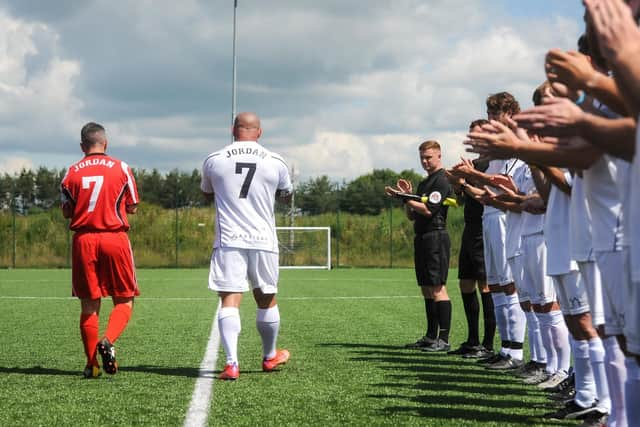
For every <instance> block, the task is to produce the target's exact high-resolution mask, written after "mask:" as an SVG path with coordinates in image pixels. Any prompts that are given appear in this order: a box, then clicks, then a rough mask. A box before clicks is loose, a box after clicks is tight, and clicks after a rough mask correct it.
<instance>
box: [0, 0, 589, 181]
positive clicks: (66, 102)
mask: <svg viewBox="0 0 640 427" xmlns="http://www.w3.org/2000/svg"><path fill="white" fill-rule="evenodd" d="M531 1H533V0H531ZM14 3H15V5H18V6H14V7H13V8H12V9H11V10H12V11H13V12H11V13H13V15H11V14H10V12H7V11H3V10H2V9H1V8H0V134H2V138H0V158H2V157H1V156H3V155H7V154H8V153H12V152H13V153H15V152H29V151H31V152H33V153H34V154H33V156H32V157H31V158H32V159H34V160H33V161H35V159H42V158H45V159H48V158H50V159H54V158H55V159H56V161H61V160H60V159H64V158H65V157H64V156H65V155H66V156H67V158H68V159H69V160H68V161H69V162H72V161H75V160H76V158H77V157H78V155H79V154H80V153H79V150H78V147H77V139H78V132H79V129H80V127H81V126H82V124H83V123H84V122H85V121H87V118H90V119H91V120H96V121H98V122H101V123H104V124H105V126H106V127H107V131H108V134H109V137H110V143H111V144H110V150H111V152H112V153H114V154H117V155H120V156H121V157H123V159H124V160H126V161H127V162H128V163H130V164H131V165H132V166H134V167H144V168H146V169H151V168H158V169H160V170H162V171H166V170H170V169H173V168H176V167H177V168H180V169H186V170H189V169H192V168H199V167H200V164H201V161H202V159H203V158H204V156H205V155H206V154H207V153H208V152H211V151H213V150H215V149H218V148H220V147H222V146H223V145H225V144H227V143H228V142H229V123H230V117H229V116H230V113H229V110H230V105H229V104H230V100H231V93H230V79H231V17H232V2H231V1H229V2H226V3H225V4H224V5H217V4H216V5H215V6H214V5H212V4H211V3H210V2H202V1H198V0H185V1H184V2H181V3H180V5H179V6H176V5H174V4H173V3H169V2H168V1H167V2H162V1H153V2H152V1H151V0H143V1H138V2H127V1H123V0H113V1H107V0H95V1H92V2H85V3H83V5H82V7H74V8H72V9H73V10H72V11H69V10H67V12H65V13H57V12H55V10H54V9H55V8H49V9H47V8H46V7H45V8H38V10H30V8H29V6H28V5H26V4H22V3H21V2H18V1H16V2H14ZM169 4H171V7H169V6H168V5H169ZM150 5H153V7H151V6H150ZM496 7H499V6H496V3H494V2H488V1H484V0H446V1H445V0H433V1H429V2H428V6H427V5H426V2H423V1H418V0H394V1H393V2H389V1H387V0H370V1H368V2H367V5H366V7H362V3H361V2H344V1H340V0H325V1H322V2H317V1H312V0H296V1H292V0H273V1H271V2H269V6H268V7H266V6H263V5H262V3H261V2H257V1H255V0H253V1H250V0H247V1H243V2H241V4H240V8H239V16H238V23H239V25H240V28H239V40H238V41H239V46H238V54H239V55H238V79H239V80H238V108H239V110H252V111H256V112H258V114H259V115H260V116H261V117H262V119H263V128H264V136H263V140H264V143H265V145H267V146H268V147H269V148H270V149H273V150H274V151H277V152H280V153H281V154H283V155H284V156H285V157H286V158H287V160H288V161H289V163H294V164H296V165H297V167H298V169H299V170H300V173H301V178H302V179H304V178H306V177H312V176H317V175H322V174H327V175H329V176H331V177H332V178H334V179H351V178H353V177H356V176H358V175H360V174H363V173H367V172H369V171H371V169H373V168H391V169H394V170H397V171H399V170H402V169H407V168H413V169H415V170H417V171H419V170H420V164H419V163H418V160H417V150H416V147H417V145H418V144H419V142H420V141H423V140H425V139H436V140H439V141H440V142H441V143H442V144H443V156H444V160H445V164H453V163H455V162H456V161H457V159H458V157H459V155H460V154H463V153H464V146H463V145H462V144H461V141H462V140H463V139H464V134H465V132H466V129H467V126H468V123H469V122H470V121H471V120H474V119H477V118H481V117H483V116H484V100H485V98H486V96H487V95H488V94H489V93H493V92H496V91H500V90H509V91H512V92H513V93H514V94H515V95H516V97H517V98H519V99H520V100H521V103H522V104H523V105H524V106H526V105H529V99H530V93H531V91H532V90H533V88H534V87H535V86H537V84H538V83H539V81H540V80H541V79H542V78H543V74H542V59H543V55H544V53H545V52H546V50H547V49H548V48H550V47H562V48H571V47H572V46H573V45H574V44H575V40H576V38H577V35H578V34H579V23H577V22H575V21H573V20H569V19H567V18H563V17H550V18H545V19H542V18H537V19H536V20H535V21H534V20H530V19H528V20H526V21H523V20H522V19H521V18H518V19H513V18H512V17H509V16H506V15H505V14H504V13H503V12H504V11H496V10H495V8H496ZM576 7H579V6H576ZM31 8H33V7H31ZM550 15H551V14H550ZM34 16H35V17H37V18H33V17H34ZM96 16H99V17H100V18H101V22H102V23H105V25H107V24H108V27H109V31H95V25H96V24H95V17H96ZM43 153H44V154H43ZM51 153H55V155H54V154H51ZM47 154H50V156H47ZM51 161H53V160H51ZM62 161H64V160H62ZM36 165H37V164H36ZM55 166H58V167H60V166H63V165H60V164H58V165H55Z"/></svg>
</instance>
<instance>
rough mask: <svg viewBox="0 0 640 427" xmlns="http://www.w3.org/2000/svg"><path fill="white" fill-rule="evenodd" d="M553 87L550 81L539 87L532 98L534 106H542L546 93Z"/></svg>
mask: <svg viewBox="0 0 640 427" xmlns="http://www.w3.org/2000/svg"><path fill="white" fill-rule="evenodd" d="M550 87H551V83H550V82H549V80H545V81H544V82H542V83H541V84H540V86H538V87H537V88H536V89H535V90H534V91H533V95H532V96H531V100H532V101H533V105H536V106H537V105H542V98H543V97H544V91H545V90H546V89H548V88H550Z"/></svg>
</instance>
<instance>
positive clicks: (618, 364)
mask: <svg viewBox="0 0 640 427" xmlns="http://www.w3.org/2000/svg"><path fill="white" fill-rule="evenodd" d="M603 343H604V349H605V356H604V367H605V370H606V372H607V381H608V382H609V393H610V394H611V402H612V404H613V405H612V408H611V416H610V417H609V421H608V423H607V425H608V426H609V427H622V426H625V427H626V426H627V414H626V411H625V397H624V387H625V386H624V384H625V381H626V380H627V369H626V367H625V366H624V359H625V357H624V354H623V353H622V350H621V349H620V346H619V345H618V341H617V340H616V337H607V338H605V339H604V340H603Z"/></svg>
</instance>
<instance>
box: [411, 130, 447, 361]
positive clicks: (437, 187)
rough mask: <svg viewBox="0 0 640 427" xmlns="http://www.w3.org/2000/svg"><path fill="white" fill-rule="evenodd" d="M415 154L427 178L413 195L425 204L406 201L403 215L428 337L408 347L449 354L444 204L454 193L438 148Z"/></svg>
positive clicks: (429, 144)
mask: <svg viewBox="0 0 640 427" xmlns="http://www.w3.org/2000/svg"><path fill="white" fill-rule="evenodd" d="M418 150H419V152H420V163H421V164H422V167H423V169H424V170H425V171H426V172H427V174H428V177H427V178H425V179H424V180H422V181H421V182H420V184H418V189H417V191H416V193H417V194H419V195H421V196H424V197H427V202H426V203H422V202H418V201H414V200H409V201H406V203H405V211H406V214H407V217H408V218H409V219H410V220H411V221H413V228H414V232H415V238H414V263H415V271H416V279H417V282H418V286H420V289H421V290H422V295H423V296H424V305H425V311H426V318H427V333H426V335H425V336H424V337H422V338H420V339H419V340H418V341H416V342H415V343H412V344H408V345H407V347H411V348H420V349H422V350H423V351H429V352H436V351H437V352H441V351H449V349H450V348H451V346H450V344H449V329H450V327H451V300H450V299H449V295H448V294H447V289H446V287H445V284H446V283H447V274H448V271H449V255H450V251H451V241H450V240H449V233H447V210H448V207H447V206H446V205H444V204H443V202H444V201H445V199H446V198H447V197H449V196H452V195H453V191H452V189H451V185H450V184H449V181H448V179H447V177H446V175H445V171H444V169H443V168H442V159H441V157H442V154H441V151H440V144H438V142H436V141H425V142H423V143H422V144H420V147H419V148H418ZM409 190H411V189H409Z"/></svg>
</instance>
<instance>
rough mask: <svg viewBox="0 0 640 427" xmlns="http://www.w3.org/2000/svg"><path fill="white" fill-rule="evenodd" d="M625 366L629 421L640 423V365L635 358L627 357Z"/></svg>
mask: <svg viewBox="0 0 640 427" xmlns="http://www.w3.org/2000/svg"><path fill="white" fill-rule="evenodd" d="M625 365H627V382H626V384H625V398H626V399H627V419H628V420H635V422H640V404H639V403H640V365H638V362H637V361H636V358H635V357H627V358H626V359H625ZM630 425H633V424H630Z"/></svg>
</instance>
